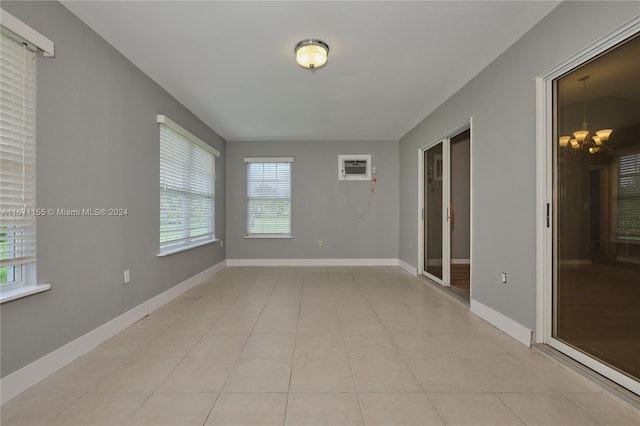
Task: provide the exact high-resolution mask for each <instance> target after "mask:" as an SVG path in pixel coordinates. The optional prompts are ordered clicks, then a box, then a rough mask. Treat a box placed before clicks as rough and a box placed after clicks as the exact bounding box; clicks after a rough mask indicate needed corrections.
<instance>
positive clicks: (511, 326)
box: [470, 299, 533, 347]
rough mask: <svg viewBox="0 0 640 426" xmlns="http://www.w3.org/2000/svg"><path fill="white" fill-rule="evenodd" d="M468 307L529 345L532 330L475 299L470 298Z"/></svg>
mask: <svg viewBox="0 0 640 426" xmlns="http://www.w3.org/2000/svg"><path fill="white" fill-rule="evenodd" d="M470 308H471V312H472V313H474V314H476V315H477V316H479V317H480V318H482V319H483V320H485V321H487V322H488V323H489V324H491V325H493V326H494V327H497V328H498V329H500V330H502V331H504V332H505V333H507V334H508V335H509V336H511V337H513V338H514V339H516V340H517V341H518V342H520V343H522V344H523V345H525V346H527V347H531V341H532V339H533V331H532V330H530V329H528V328H527V327H525V326H524V325H522V324H520V323H518V322H516V321H514V320H512V319H511V318H509V317H507V316H505V315H504V314H501V313H500V312H498V311H496V310H494V309H492V308H490V307H488V306H487V305H484V304H482V303H480V302H478V301H477V300H474V299H471V303H470Z"/></svg>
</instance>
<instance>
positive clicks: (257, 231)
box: [244, 157, 293, 237]
mask: <svg viewBox="0 0 640 426" xmlns="http://www.w3.org/2000/svg"><path fill="white" fill-rule="evenodd" d="M244 161H245V163H247V236H256V237H257V236H262V237H268V236H273V237H286V236H291V163H292V162H293V158H289V157H287V158H245V159H244Z"/></svg>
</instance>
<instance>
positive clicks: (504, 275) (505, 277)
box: [500, 272, 507, 284]
mask: <svg viewBox="0 0 640 426" xmlns="http://www.w3.org/2000/svg"><path fill="white" fill-rule="evenodd" d="M500 278H501V280H502V284H506V283H507V273H506V272H503V273H502V274H501V276H500Z"/></svg>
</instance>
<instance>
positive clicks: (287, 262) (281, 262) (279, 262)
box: [227, 258, 399, 266]
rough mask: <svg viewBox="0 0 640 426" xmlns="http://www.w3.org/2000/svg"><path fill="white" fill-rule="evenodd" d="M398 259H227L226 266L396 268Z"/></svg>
mask: <svg viewBox="0 0 640 426" xmlns="http://www.w3.org/2000/svg"><path fill="white" fill-rule="evenodd" d="M398 265H399V260H398V259H391V258H382V259H227V266H398Z"/></svg>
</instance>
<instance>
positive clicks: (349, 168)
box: [338, 155, 371, 180]
mask: <svg viewBox="0 0 640 426" xmlns="http://www.w3.org/2000/svg"><path fill="white" fill-rule="evenodd" d="M338 180H371V155H338Z"/></svg>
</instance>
